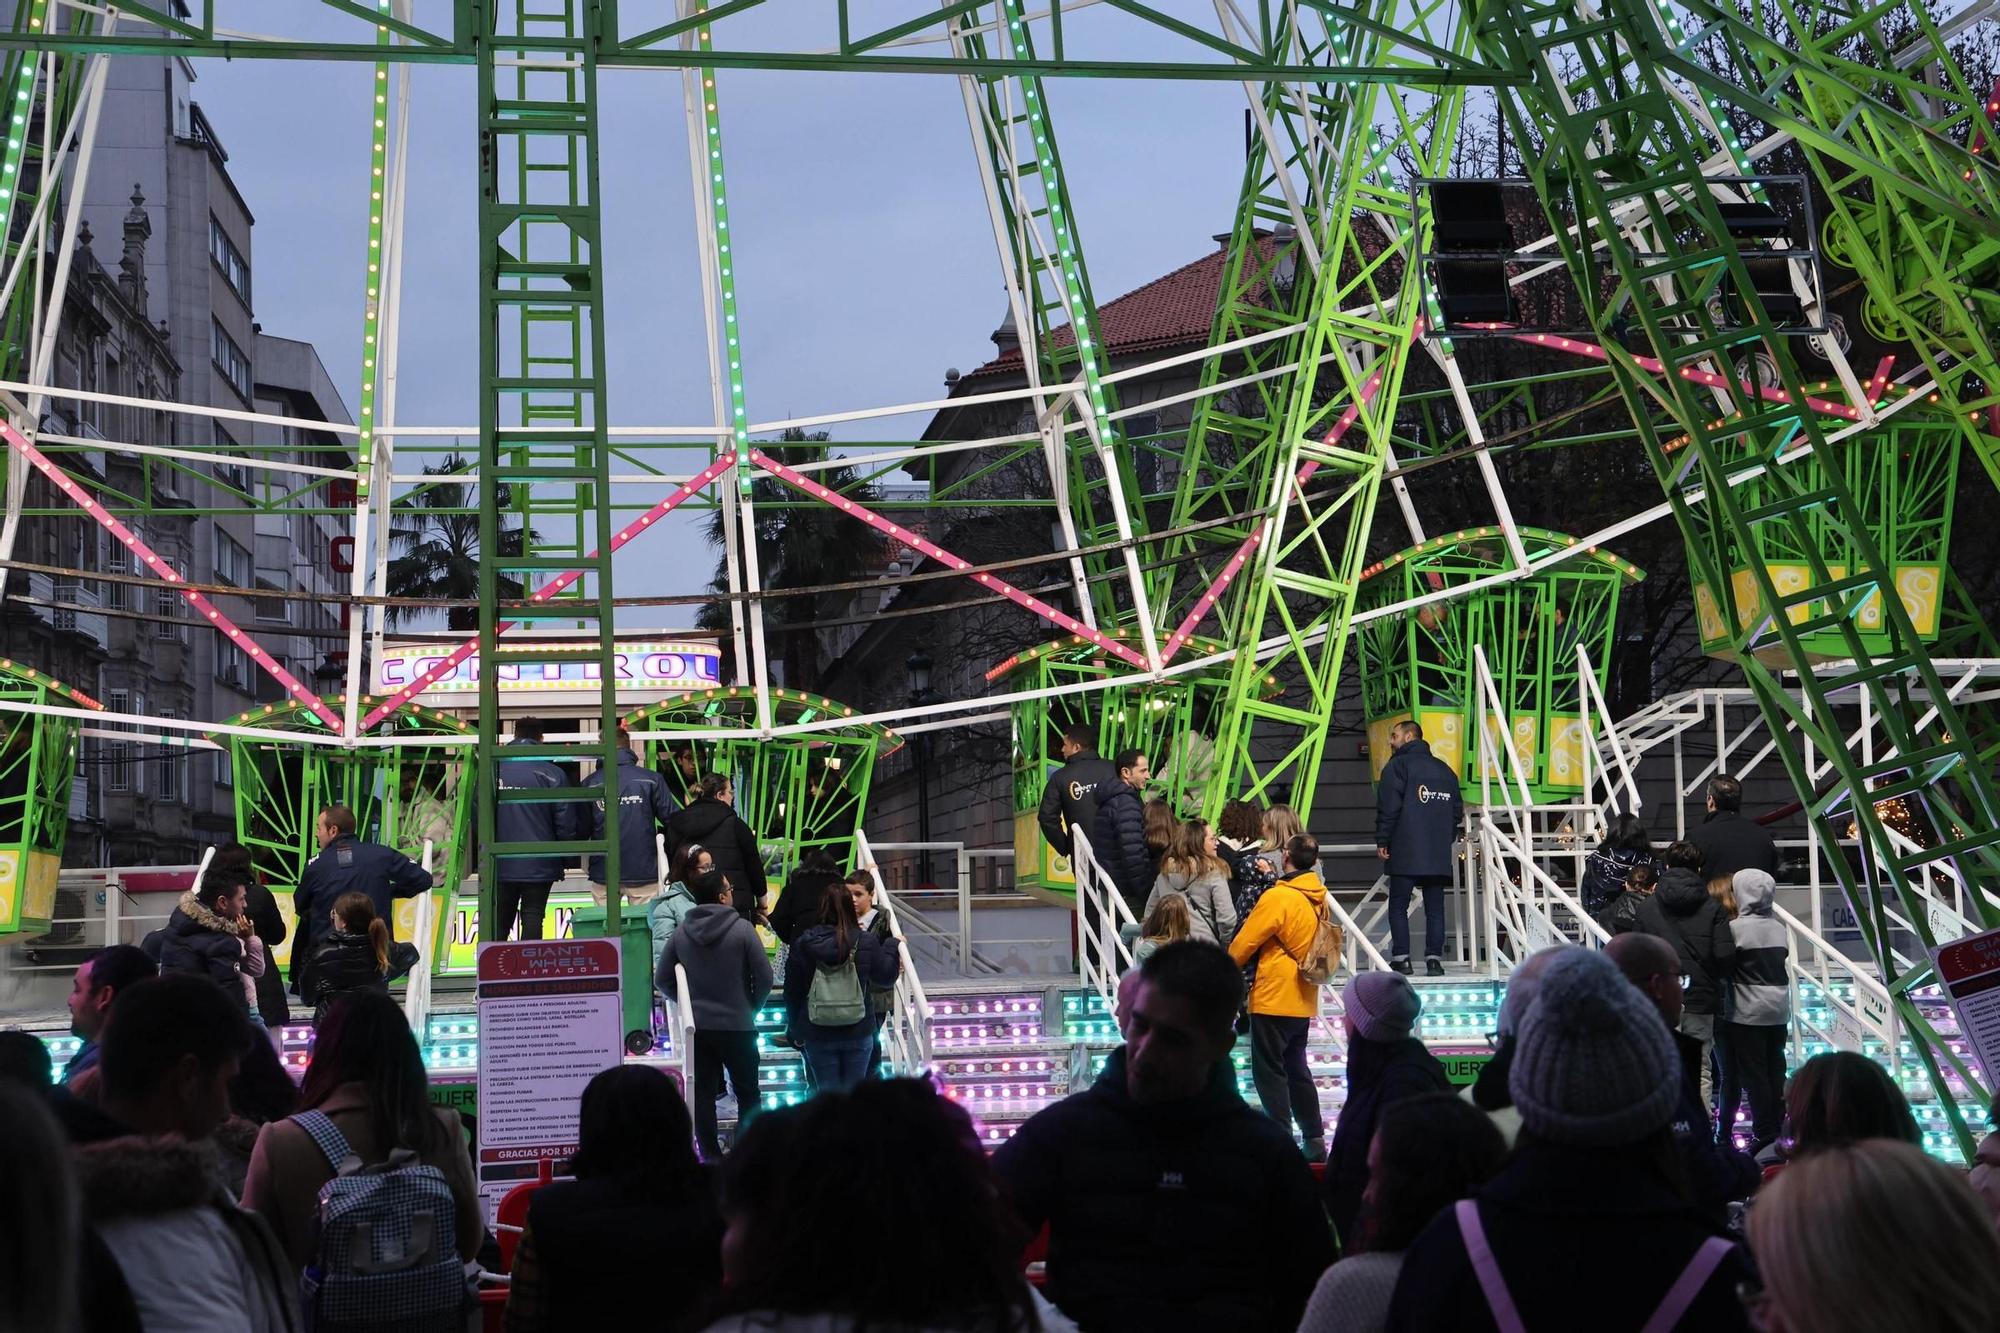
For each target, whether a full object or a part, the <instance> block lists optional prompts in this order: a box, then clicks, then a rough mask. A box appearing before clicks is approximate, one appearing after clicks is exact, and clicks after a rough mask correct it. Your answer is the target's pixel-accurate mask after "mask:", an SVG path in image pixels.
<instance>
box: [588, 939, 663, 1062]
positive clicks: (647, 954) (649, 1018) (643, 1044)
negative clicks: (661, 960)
mask: <svg viewBox="0 0 2000 1333" xmlns="http://www.w3.org/2000/svg"><path fill="white" fill-rule="evenodd" d="M606 915H607V914H606V912H605V910H604V909H603V908H602V907H599V906H598V905H597V904H595V903H591V904H589V905H587V906H584V907H579V908H577V909H576V919H575V923H574V924H573V925H572V927H571V934H572V935H574V936H575V937H576V938H577V939H580V940H581V939H603V938H604V935H605V930H604V919H605V916H606ZM618 936H619V941H620V943H619V949H618V958H619V963H618V968H619V971H620V973H621V974H622V975H621V977H620V980H619V986H618V993H619V996H620V998H621V999H622V1000H623V1001H624V1005H625V1049H626V1050H627V1051H630V1052H631V1053H632V1054H633V1055H644V1054H645V1053H646V1052H647V1051H650V1050H652V1049H653V928H652V927H651V926H649V925H647V924H646V909H645V907H644V906H643V905H636V906H635V905H632V904H627V905H626V906H625V907H624V908H623V909H621V910H620V911H619V913H618Z"/></svg>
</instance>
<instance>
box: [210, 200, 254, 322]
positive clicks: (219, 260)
mask: <svg viewBox="0 0 2000 1333" xmlns="http://www.w3.org/2000/svg"><path fill="white" fill-rule="evenodd" d="M208 254H209V258H211V259H213V260H214V261H215V266H216V267H217V268H218V269H220V270H222V277H223V280H224V281H225V282H227V283H228V284H229V290H230V291H232V292H235V293H236V295H237V298H238V299H239V300H241V301H242V302H243V308H244V309H245V310H248V309H249V308H250V261H249V260H247V259H245V258H244V257H243V253H242V252H241V251H240V250H238V249H237V248H236V246H235V244H234V243H233V242H232V241H231V240H230V239H229V233H228V232H226V231H224V230H223V229H222V224H221V223H220V222H217V221H216V220H215V219H214V218H212V217H211V218H210V219H209V220H208Z"/></svg>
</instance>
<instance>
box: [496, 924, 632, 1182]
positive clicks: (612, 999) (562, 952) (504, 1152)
mask: <svg viewBox="0 0 2000 1333" xmlns="http://www.w3.org/2000/svg"><path fill="white" fill-rule="evenodd" d="M478 995H479V1195H480V1199H481V1200H482V1201H483V1202H484V1204H485V1207H486V1216H487V1220H488V1221H489V1222H490V1221H491V1220H492V1217H493V1210H494V1208H495V1207H496V1206H497V1205H498V1203H499V1201H500V1197H501V1196H502V1195H504V1194H505V1193H507V1191H508V1190H510V1189H512V1188H514V1186H516V1185H518V1184H520V1183H521V1182H522V1181H525V1180H533V1179H535V1177H536V1175H537V1173H538V1171H539V1168H540V1164H541V1163H542V1162H548V1163H550V1167H551V1170H557V1171H559V1170H561V1166H562V1163H564V1162H565V1161H567V1160H568V1159H569V1157H570V1156H571V1155H572V1154H574V1153H575V1152H576V1124H577V1112H578V1108H579V1106H580V1105H581V1104H582V1100H583V1089H584V1085H585V1084H587V1083H589V1082H590V1080H591V1079H593V1078H595V1077H596V1076H597V1075H598V1074H599V1073H600V1072H602V1071H603V1070H606V1069H609V1068H611V1067H612V1066H613V1065H616V1064H618V1063H619V1062H620V1061H622V1060H623V1059H624V1044H623V1038H624V1022H623V1018H622V1016H621V1014H620V1009H619V998H618V941H616V940H606V939H588V940H506V941H500V942H496V943H490V944H483V945H481V946H480V948H479V992H478Z"/></svg>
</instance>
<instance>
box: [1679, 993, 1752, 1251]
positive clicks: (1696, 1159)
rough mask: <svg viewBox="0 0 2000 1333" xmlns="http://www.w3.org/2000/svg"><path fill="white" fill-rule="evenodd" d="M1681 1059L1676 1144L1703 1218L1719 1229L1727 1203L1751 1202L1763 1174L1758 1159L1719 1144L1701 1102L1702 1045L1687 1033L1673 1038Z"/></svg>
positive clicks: (1725, 1219) (1724, 1221)
mask: <svg viewBox="0 0 2000 1333" xmlns="http://www.w3.org/2000/svg"><path fill="white" fill-rule="evenodd" d="M1674 1047H1675V1049H1677V1050H1678V1051H1679V1052H1680V1055H1681V1095H1680V1099H1679V1100H1678V1101H1676V1102H1675V1103H1674V1124H1673V1130H1674V1143H1675V1144H1676V1145H1677V1146H1678V1147H1679V1148H1680V1150H1681V1161H1682V1162H1683V1163H1684V1164H1685V1165H1686V1166H1687V1172H1688V1183H1689V1184H1690V1185H1692V1186H1694V1202H1695V1207H1697V1208H1699V1209H1700V1210H1701V1214H1702V1220H1703V1221H1705V1222H1707V1223H1708V1224H1709V1225H1711V1226H1713V1227H1715V1228H1716V1229H1717V1230H1720V1229H1722V1228H1723V1227H1725V1226H1727V1225H1728V1222H1729V1207H1728V1205H1730V1204H1732V1203H1734V1202H1736V1201H1737V1200H1738V1199H1747V1198H1749V1197H1750V1195H1751V1193H1752V1192H1753V1191H1754V1190H1755V1189H1756V1188H1757V1182H1758V1180H1759V1179H1760V1178H1761V1176H1762V1172H1760V1171H1759V1170H1758V1168H1757V1162H1756V1159H1755V1158H1753V1157H1751V1156H1750V1154H1749V1153H1747V1152H1742V1151H1740V1150H1738V1149H1736V1148H1725V1147H1723V1146H1722V1145H1721V1144H1719V1143H1717V1142H1716V1141H1715V1122H1714V1121H1713V1120H1711V1119H1710V1118H1709V1115H1708V1108H1707V1107H1706V1106H1705V1105H1703V1104H1702V1100H1701V1042H1700V1041H1698V1040H1697V1039H1695V1038H1693V1037H1690V1036H1688V1035H1687V1033H1685V1032H1676V1033H1675V1034H1674Z"/></svg>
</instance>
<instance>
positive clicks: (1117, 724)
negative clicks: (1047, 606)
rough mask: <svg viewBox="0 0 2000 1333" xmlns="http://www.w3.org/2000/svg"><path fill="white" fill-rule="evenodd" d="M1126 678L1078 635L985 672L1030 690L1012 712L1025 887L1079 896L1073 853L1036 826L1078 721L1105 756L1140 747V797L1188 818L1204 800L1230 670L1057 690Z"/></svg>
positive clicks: (1266, 685) (1196, 644) (1213, 648)
mask: <svg viewBox="0 0 2000 1333" xmlns="http://www.w3.org/2000/svg"><path fill="white" fill-rule="evenodd" d="M1111 637H1112V638H1113V639H1127V638H1128V637H1129V634H1128V632H1126V631H1119V632H1116V633H1114V634H1112V635H1111ZM1190 647H1191V649H1192V651H1194V652H1197V653H1201V654H1203V655H1208V654H1211V653H1218V652H1220V651H1222V649H1223V648H1224V647H1225V645H1224V644H1223V643H1222V642H1221V641H1220V640H1216V639H1207V638H1197V639H1195V640H1193V641H1192V642H1191V644H1190ZM1122 674H1124V670H1123V667H1122V666H1121V665H1118V664H1115V663H1114V662H1112V661H1111V660H1110V658H1109V657H1108V655H1107V654H1106V653H1105V652H1104V650H1103V649H1102V648H1100V647H1098V646H1097V645H1095V644H1092V643H1089V642H1087V641H1085V640H1084V639H1083V638H1082V637H1081V636H1076V635H1072V636H1071V637H1069V638H1066V639H1056V640H1053V641H1052V642H1049V643H1043V644H1038V645H1036V646H1035V647H1033V648H1030V649H1027V650H1026V651H1024V652H1019V653H1016V654H1014V656H1012V657H1010V658H1008V659H1007V660H1006V661H1004V662H1001V663H1000V664H999V665H997V666H995V667H994V668H993V669H992V670H990V671H988V672H987V673H986V680H987V682H988V684H990V685H992V686H993V687H994V688H996V689H1003V690H1005V691H1007V692H1008V693H1020V692H1024V691H1025V692H1031V693H1032V697H1029V698H1025V699H1021V700H1018V701H1016V702H1015V703H1014V704H1012V705H1011V706H1010V707H1009V710H1008V711H1009V713H1010V723H1011V726H1012V728H1013V747H1012V753H1013V760H1012V772H1013V782H1012V784H1011V789H1012V791H1013V813H1014V882H1015V883H1016V884H1018V885H1021V886H1022V887H1025V888H1031V889H1040V890H1042V891H1043V892H1045V893H1053V894H1059V895H1074V894H1075V892H1076V880H1075V877H1074V876H1073V875H1072V874H1071V872H1070V868H1069V858H1068V857H1067V856H1064V855H1062V854H1061V853H1059V852H1058V851H1057V850H1056V849H1055V848H1053V847H1051V846H1050V845H1049V843H1048V839H1046V838H1044V837H1043V836H1042V832H1041V828H1040V825H1039V823H1038V822H1037V815H1038V814H1039V812H1040V810H1041V804H1042V794H1043V793H1044V792H1045V791H1046V790H1047V789H1048V779H1049V775H1050V774H1051V773H1052V772H1054V770H1055V769H1056V768H1057V767H1059V766H1060V765H1061V764H1062V762H1063V760H1062V733H1063V729H1064V728H1065V727H1067V726H1069V725H1070V724H1072V723H1081V724H1083V725H1085V726H1088V727H1092V728H1094V729H1095V732H1096V736H1097V753H1098V754H1100V755H1102V756H1104V757H1105V758H1107V759H1109V758H1111V757H1112V756H1113V755H1115V754H1117V753H1118V752H1119V751H1120V750H1125V749H1135V750H1139V751H1141V752H1142V753H1144V754H1145V755H1146V757H1147V758H1148V760H1150V761H1151V765H1152V771H1153V780H1152V782H1150V783H1149V784H1148V785H1147V787H1146V791H1145V793H1144V794H1145V796H1146V797H1147V798H1148V799H1149V800H1150V799H1156V798H1157V799H1159V800H1164V801H1167V802H1168V803H1169V804H1171V805H1172V806H1173V807H1174V809H1175V811H1176V812H1177V813H1179V814H1180V815H1182V816H1183V817H1188V818H1192V817H1194V816H1195V815H1198V814H1200V813H1201V812H1202V811H1203V809H1204V808H1205V807H1206V806H1207V804H1208V795H1209V791H1208V789H1209V787H1210V786H1211V785H1212V783H1213V781H1214V772H1215V749H1214V746H1213V745H1212V744H1211V743H1210V742H1209V740H1208V739H1207V737H1208V735H1209V733H1210V732H1211V730H1212V728H1213V719H1214V718H1216V717H1217V716H1219V714H1220V712H1221V708H1222V704H1223V692H1224V691H1225V690H1227V689H1228V688H1229V685H1230V682H1231V676H1230V672H1229V668H1228V666H1227V665H1226V664H1224V665H1218V666H1212V667H1209V668H1206V669H1204V670H1199V671H1190V672H1185V673H1182V674H1180V675H1177V676H1171V677H1169V678H1167V679H1166V680H1164V681H1159V682H1155V683H1151V684H1146V683H1137V684H1128V685H1115V686H1112V687H1110V688H1108V689H1103V690H1094V691H1091V692H1089V693H1076V692H1071V693H1057V692H1056V691H1058V690H1061V689H1063V688H1064V687H1065V686H1075V685H1078V684H1080V683H1083V682H1086V681H1100V680H1107V679H1112V678H1115V677H1117V676H1119V675H1122ZM1276 687H1277V677H1275V676H1267V677H1266V678H1265V680H1264V682H1263V690H1264V693H1265V694H1266V695H1267V696H1269V695H1273V694H1275V693H1276ZM1085 832H1086V833H1088V832H1089V830H1085Z"/></svg>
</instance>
